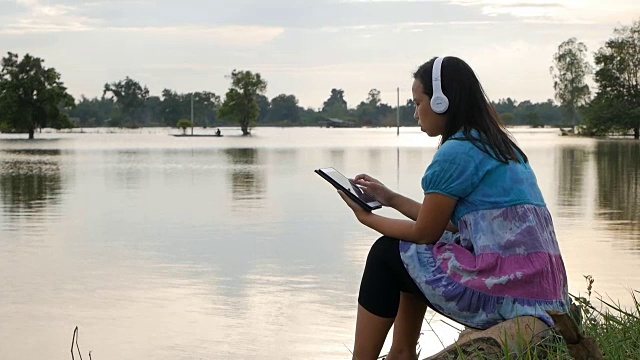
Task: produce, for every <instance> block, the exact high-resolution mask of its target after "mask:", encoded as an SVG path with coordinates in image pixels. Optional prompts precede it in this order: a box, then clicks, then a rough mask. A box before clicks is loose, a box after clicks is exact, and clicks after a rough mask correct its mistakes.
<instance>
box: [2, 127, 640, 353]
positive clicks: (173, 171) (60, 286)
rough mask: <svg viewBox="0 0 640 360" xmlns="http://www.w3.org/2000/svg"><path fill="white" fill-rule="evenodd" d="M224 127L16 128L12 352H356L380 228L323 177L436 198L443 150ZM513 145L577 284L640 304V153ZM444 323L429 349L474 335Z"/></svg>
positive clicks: (407, 142)
mask: <svg viewBox="0 0 640 360" xmlns="http://www.w3.org/2000/svg"><path fill="white" fill-rule="evenodd" d="M222 130H223V134H226V136H225V137H222V138H207V137H201V138H178V137H173V136H169V134H171V133H175V132H176V130H171V129H141V130H132V131H121V130H108V129H98V130H94V131H92V132H90V133H56V132H45V133H42V134H40V133H38V134H36V138H37V139H36V140H35V141H27V140H21V139H19V138H22V137H24V136H20V137H18V136H15V135H6V134H3V135H0V294H1V295H0V339H2V340H1V341H0V358H1V359H5V360H14V359H70V344H71V339H72V334H73V329H74V327H75V326H78V327H79V346H80V350H81V351H82V355H83V357H84V358H88V352H89V351H90V350H91V351H92V358H93V359H96V360H106V359H140V358H151V359H251V358H254V357H255V356H256V355H259V356H260V358H262V359H350V353H349V349H350V348H352V344H353V330H354V323H355V309H356V304H357V302H356V301H357V292H358V286H359V281H360V276H361V274H362V270H363V266H364V261H365V258H366V255H367V252H368V249H369V247H370V245H371V244H372V243H373V241H374V240H375V239H376V238H377V237H378V235H377V234H376V233H375V232H373V231H371V230H369V229H367V228H365V227H364V226H362V225H360V224H359V223H358V222H357V221H356V220H355V218H354V216H353V214H352V213H351V211H350V210H349V209H348V208H347V207H346V205H345V204H344V203H343V202H342V200H341V199H340V198H339V196H338V195H337V194H336V192H335V191H334V190H333V188H331V186H330V185H329V184H328V183H326V182H325V181H324V180H322V179H321V178H320V177H319V176H317V175H316V174H314V173H313V170H314V169H315V168H318V167H323V166H333V167H336V168H337V169H339V170H341V171H342V172H343V173H345V174H347V175H355V174H357V173H360V172H367V173H369V174H372V175H374V176H376V177H378V178H379V179H381V180H382V181H384V182H385V183H386V184H387V186H389V187H390V188H392V189H394V190H397V191H400V192H402V193H404V194H406V195H409V196H411V197H413V198H415V199H417V200H420V199H422V193H421V189H420V178H421V176H422V174H423V172H424V169H425V168H426V166H427V165H428V164H429V162H430V161H431V159H432V157H433V154H434V152H435V150H436V146H437V139H431V138H429V137H427V136H426V135H425V134H422V133H420V132H419V130H418V129H417V128H402V129H401V130H400V135H399V136H396V129H395V128H389V129H321V128H288V129H280V128H256V129H255V130H254V132H253V136H251V137H240V136H233V135H235V134H239V130H237V129H222ZM196 132H203V130H201V129H200V130H199V129H196ZM513 134H514V135H515V137H516V139H517V141H518V142H519V144H520V145H521V146H522V148H523V149H524V150H525V151H526V152H527V154H528V156H529V158H530V162H531V164H532V166H533V167H534V169H535V170H536V174H537V176H538V181H539V184H540V187H541V189H542V192H543V194H544V196H545V198H546V200H547V203H548V206H549V209H550V211H551V213H552V215H553V217H554V222H555V226H556V232H557V234H558V238H559V242H560V246H561V249H562V251H563V256H564V260H565V263H566V266H567V269H568V273H569V280H570V291H571V292H572V293H573V294H584V293H585V292H586V283H585V279H584V275H592V276H593V277H594V278H595V284H594V290H595V291H598V292H599V293H601V294H602V295H603V296H605V298H607V297H611V298H612V299H614V300H615V301H619V302H620V303H622V304H631V303H632V300H631V297H630V295H629V290H630V289H640V277H639V276H638V275H637V269H638V262H639V261H640V190H639V189H640V142H637V141H632V140H630V141H629V140H616V141H605V140H593V139H582V138H567V137H561V136H558V134H559V131H558V130H557V129H554V130H536V131H534V130H528V129H522V130H518V129H516V130H513ZM379 212H380V213H381V214H386V215H389V216H394V217H399V216H400V215H398V214H397V213H395V212H394V211H392V210H389V209H382V210H380V211H379ZM427 320H428V323H427V322H425V324H424V327H423V329H424V336H423V337H422V338H421V346H422V348H423V352H422V354H423V355H427V354H430V353H433V352H436V351H438V350H440V349H442V347H443V344H444V345H447V344H449V343H451V342H452V341H453V340H454V339H455V337H456V334H457V331H456V330H455V329H454V328H453V327H452V326H457V327H460V326H459V325H456V324H453V323H451V322H450V321H447V322H444V321H442V319H441V318H439V317H438V316H435V315H434V314H433V313H428V314H427ZM386 347H387V348H388V344H387V345H386ZM75 356H76V359H77V358H78V356H77V354H76V355H75Z"/></svg>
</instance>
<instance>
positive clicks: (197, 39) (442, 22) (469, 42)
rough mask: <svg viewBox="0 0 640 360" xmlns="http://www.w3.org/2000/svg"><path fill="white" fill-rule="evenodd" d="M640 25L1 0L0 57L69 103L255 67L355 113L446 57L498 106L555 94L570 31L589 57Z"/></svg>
mask: <svg viewBox="0 0 640 360" xmlns="http://www.w3.org/2000/svg"><path fill="white" fill-rule="evenodd" d="M636 20H640V0H607V1H604V0H288V1H285V0H181V1H178V0H128V1H127V0H0V53H1V54H2V55H3V56H4V55H6V53H7V52H8V51H11V52H14V53H18V54H19V55H21V56H22V55H24V54H25V53H29V54H31V55H33V56H38V57H41V58H43V59H44V60H45V65H46V66H49V67H54V68H56V70H58V72H60V73H61V75H62V81H63V82H64V83H65V85H66V86H67V87H68V89H69V92H70V93H71V94H72V95H74V96H75V97H79V96H80V95H84V96H87V97H95V96H101V95H102V89H103V87H104V84H105V83H107V82H114V81H118V80H121V79H124V78H125V77H126V76H129V77H131V78H133V79H135V80H137V81H139V82H140V83H142V84H144V85H146V86H147V87H148V88H149V90H150V93H151V95H160V93H161V92H162V90H163V89H165V88H169V89H173V90H175V91H178V92H181V93H188V92H191V91H203V90H206V91H213V92H215V93H216V94H219V95H221V96H223V95H224V93H225V92H226V91H227V89H228V87H229V85H230V84H229V78H228V75H229V74H230V73H231V71H232V70H233V69H238V70H250V71H253V72H259V73H260V74H261V75H262V76H263V77H264V78H265V79H266V80H267V83H268V88H267V93H266V95H267V96H268V97H269V98H273V97H275V96H277V95H279V94H294V95H296V96H297V98H298V100H299V105H300V106H304V107H311V108H315V109H317V108H320V107H322V103H323V102H324V101H325V100H326V99H327V98H328V97H329V94H330V92H331V89H332V88H338V89H343V90H344V92H345V98H346V100H347V102H348V104H349V107H355V106H356V105H357V104H358V103H359V102H360V101H363V100H365V99H366V97H367V93H368V92H369V90H370V89H372V88H376V89H378V90H380V91H381V97H382V101H383V102H386V103H388V104H391V105H395V103H396V101H397V94H396V91H397V90H396V89H397V88H400V99H401V100H400V101H401V103H404V102H405V101H406V99H409V98H410V97H411V82H412V77H411V76H412V73H413V71H415V70H416V69H417V67H418V66H419V65H420V64H422V63H424V62H425V61H427V60H429V59H430V58H431V57H433V56H443V55H454V56H458V57H460V58H462V59H464V60H465V61H466V62H467V63H469V65H471V67H472V68H473V69H474V70H475V72H476V74H477V75H478V77H479V78H480V81H481V82H482V84H483V86H484V88H485V90H486V92H487V94H488V95H489V97H490V98H491V99H492V100H495V101H497V100H498V99H502V98H506V97H511V98H513V99H516V100H518V101H523V100H531V101H534V102H539V101H546V100H547V99H551V98H553V97H554V92H553V80H552V77H551V75H550V72H549V67H550V66H551V65H552V62H553V54H554V53H555V52H556V51H557V47H558V45H559V44H560V43H561V42H562V41H564V40H566V39H568V38H570V37H576V38H577V39H578V40H579V41H582V42H584V43H585V44H586V45H587V47H588V49H589V60H590V61H591V62H592V61H593V52H595V51H596V50H597V49H598V48H600V47H601V46H602V45H603V44H604V42H605V41H606V40H607V39H609V38H611V37H612V35H613V30H614V28H616V27H620V26H623V25H631V24H632V23H633V22H634V21H636Z"/></svg>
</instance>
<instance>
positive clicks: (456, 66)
mask: <svg viewBox="0 0 640 360" xmlns="http://www.w3.org/2000/svg"><path fill="white" fill-rule="evenodd" d="M435 60H436V58H433V59H431V60H429V61H428V62H426V63H424V64H422V65H421V66H420V67H419V68H418V70H417V71H416V72H415V73H414V74H413V78H414V79H416V80H418V81H420V83H422V87H423V89H424V92H425V94H427V95H428V96H429V98H431V97H433V84H432V82H431V72H432V69H433V63H434V62H435ZM441 80H442V92H443V93H444V94H445V96H446V97H447V98H448V99H449V108H448V109H447V111H446V112H445V113H444V115H445V116H446V118H447V121H446V123H445V128H444V133H443V134H442V139H441V140H440V145H442V144H444V142H445V141H447V140H449V139H450V138H451V136H453V135H454V134H455V133H457V132H458V131H460V130H462V133H463V136H464V140H468V141H471V142H472V143H473V144H474V145H475V146H476V147H477V148H478V149H480V150H482V151H484V152H485V153H487V154H488V155H489V156H491V157H493V158H494V159H496V160H498V161H500V162H502V163H508V162H509V161H517V162H521V161H524V162H525V163H526V162H528V161H529V159H528V158H527V156H526V155H525V154H524V152H523V151H522V150H521V149H520V148H519V147H518V145H516V143H515V142H514V141H513V139H512V137H511V134H510V133H509V132H508V131H507V129H506V128H505V127H504V125H503V124H502V123H501V122H500V120H499V119H498V114H497V113H496V111H495V109H494V107H493V106H492V105H491V103H490V102H489V99H488V98H487V95H486V93H485V92H484V90H483V89H482V85H480V81H478V78H477V77H476V74H475V73H474V72H473V70H472V69H471V67H470V66H469V65H468V64H467V63H465V62H464V61H463V60H462V59H459V58H457V57H453V56H447V57H445V58H444V60H443V62H442V67H441ZM472 130H476V131H478V132H479V133H480V134H479V135H480V136H479V137H478V136H473V135H472V134H471V131H472Z"/></svg>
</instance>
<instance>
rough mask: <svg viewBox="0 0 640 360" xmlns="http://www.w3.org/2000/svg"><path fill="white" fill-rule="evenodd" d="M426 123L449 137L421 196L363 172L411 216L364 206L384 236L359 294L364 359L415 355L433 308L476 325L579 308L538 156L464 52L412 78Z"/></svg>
mask: <svg viewBox="0 0 640 360" xmlns="http://www.w3.org/2000/svg"><path fill="white" fill-rule="evenodd" d="M412 92H413V100H414V102H415V105H416V113H415V117H416V119H417V120H418V124H419V125H420V128H421V130H422V131H424V132H425V133H427V135H429V136H432V137H434V136H441V142H440V147H439V148H438V150H437V152H436V154H435V156H434V158H433V161H432V162H431V164H430V165H429V166H428V168H427V169H426V171H425V174H424V176H423V178H422V188H423V191H424V199H423V200H422V203H418V202H416V201H414V200H411V199H409V198H407V197H405V196H402V195H400V194H397V193H395V192H393V191H391V190H390V189H388V188H386V187H385V186H384V185H383V184H382V183H381V182H380V181H378V180H376V179H374V178H372V177H370V176H369V175H366V174H361V175H358V176H356V177H355V179H354V181H355V182H356V183H357V184H358V185H360V186H361V187H362V189H363V190H365V191H366V192H367V193H369V194H370V195H372V196H373V197H375V198H376V199H377V200H378V201H380V202H381V203H382V204H383V205H385V206H389V207H392V208H394V209H396V210H397V211H399V212H400V213H402V214H403V215H405V216H406V217H407V218H408V220H400V219H392V218H386V217H383V216H379V215H377V214H374V213H372V212H367V211H364V210H363V209H362V208H361V207H360V206H359V205H358V204H356V203H355V202H353V201H352V200H351V199H349V198H348V197H347V196H346V195H345V194H343V193H340V196H341V197H342V198H343V200H344V201H345V202H346V203H347V204H348V205H349V207H350V208H351V209H352V210H353V212H354V213H355V215H356V217H357V219H358V220H359V221H360V222H361V223H362V224H364V225H366V226H368V227H370V228H371V229H374V230H376V231H378V232H379V233H381V234H382V235H384V236H383V237H381V238H380V239H378V241H376V243H375V244H374V245H373V246H372V248H371V251H370V253H369V256H368V258H367V263H366V266H365V270H364V274H363V276H362V282H361V285H360V294H359V297H358V303H359V305H358V313H357V322H356V334H355V345H354V354H353V355H354V358H357V359H358V360H367V359H376V358H377V357H378V356H379V353H380V350H381V349H382V346H383V344H384V341H385V338H386V336H387V333H388V332H389V329H390V328H391V325H394V332H393V343H392V346H391V350H390V352H389V355H388V357H387V359H388V360H393V359H416V358H417V356H416V344H417V341H418V337H419V335H420V328H421V325H422V319H423V317H424V314H425V311H426V308H427V307H430V308H432V309H433V310H435V311H437V312H439V313H441V314H443V315H444V316H446V317H449V318H451V319H453V320H455V321H457V322H459V323H461V324H464V325H466V326H468V327H471V328H476V329H486V328H489V327H491V326H493V325H496V324H498V323H500V322H502V321H505V320H508V319H512V318H515V317H518V316H536V317H538V318H540V319H541V320H542V321H544V322H546V323H547V324H549V325H553V322H552V320H551V318H550V317H549V316H548V314H547V313H546V311H547V310H559V311H564V312H566V311H567V310H568V301H569V300H568V293H567V280H566V272H565V268H564V263H563V261H562V256H561V254H560V250H559V247H558V243H557V240H556V236H555V232H554V229H553V223H552V219H551V215H550V213H549V211H548V210H547V207H546V204H545V202H544V199H543V197H542V194H541V192H540V189H539V187H538V185H537V181H536V178H535V175H534V173H533V170H532V169H531V167H530V166H529V163H528V159H527V156H526V155H525V154H524V152H523V151H522V150H521V149H520V148H519V147H518V146H517V145H516V144H515V143H514V141H513V140H512V139H511V137H510V136H509V134H508V133H507V131H506V129H505V128H504V126H503V125H502V124H501V123H500V121H499V120H498V116H497V114H496V112H495V110H494V109H493V107H492V106H491V104H490V102H489V100H488V99H487V97H486V95H485V93H484V90H483V89H482V86H481V85H480V82H479V81H478V79H477V77H476V76H475V74H474V72H473V70H472V69H471V68H470V67H469V65H467V64H466V63H465V62H464V61H462V60H461V59H459V58H456V57H446V58H434V59H431V60H430V61H429V62H427V63H425V64H423V65H422V66H420V68H418V70H417V71H416V72H415V74H414V81H413V86H412Z"/></svg>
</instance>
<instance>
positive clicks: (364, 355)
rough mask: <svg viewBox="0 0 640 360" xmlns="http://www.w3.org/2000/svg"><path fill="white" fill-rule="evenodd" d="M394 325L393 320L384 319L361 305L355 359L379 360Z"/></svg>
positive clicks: (354, 348) (359, 307)
mask: <svg viewBox="0 0 640 360" xmlns="http://www.w3.org/2000/svg"><path fill="white" fill-rule="evenodd" d="M392 324H393V318H383V317H380V316H378V315H374V314H372V313H370V312H369V311H367V309H365V308H363V307H362V306H361V305H358V315H357V319H356V340H355V344H354V346H353V359H354V360H355V359H357V360H375V359H377V358H378V356H379V355H380V350H382V346H383V345H384V340H385V339H386V338H387V334H388V333H389V329H391V325H392Z"/></svg>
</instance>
